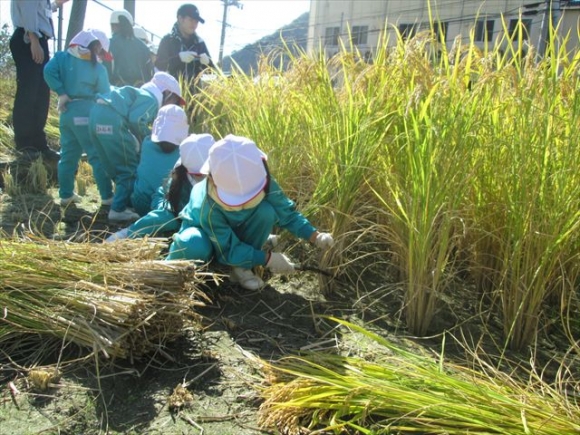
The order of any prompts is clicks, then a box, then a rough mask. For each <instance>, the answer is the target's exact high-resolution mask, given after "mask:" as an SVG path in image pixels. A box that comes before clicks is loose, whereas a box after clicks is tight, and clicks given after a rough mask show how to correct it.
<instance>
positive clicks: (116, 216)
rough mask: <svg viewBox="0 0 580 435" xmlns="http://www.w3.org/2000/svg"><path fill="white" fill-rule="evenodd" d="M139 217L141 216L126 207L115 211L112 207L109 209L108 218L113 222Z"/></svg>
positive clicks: (134, 219)
mask: <svg viewBox="0 0 580 435" xmlns="http://www.w3.org/2000/svg"><path fill="white" fill-rule="evenodd" d="M140 217H141V216H139V215H138V214H137V213H135V212H134V211H133V210H131V209H130V208H126V209H125V210H123V211H115V210H113V209H111V210H109V220H110V221H114V222H129V221H136V220H137V219H139V218H140Z"/></svg>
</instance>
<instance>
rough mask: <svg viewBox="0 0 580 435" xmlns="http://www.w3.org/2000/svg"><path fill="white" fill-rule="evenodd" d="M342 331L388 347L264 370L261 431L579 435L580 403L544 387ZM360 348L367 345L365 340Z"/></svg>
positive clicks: (315, 356) (289, 361)
mask: <svg viewBox="0 0 580 435" xmlns="http://www.w3.org/2000/svg"><path fill="white" fill-rule="evenodd" d="M338 322H339V323H341V324H343V325H345V326H347V327H348V328H349V329H351V330H353V331H355V332H356V333H357V334H360V335H361V337H362V338H363V339H366V340H372V341H374V342H375V343H377V344H378V345H380V346H381V347H382V352H380V354H378V351H377V352H375V354H374V355H373V360H372V361H366V360H364V359H363V358H360V357H354V356H342V355H338V354H327V353H312V354H306V355H304V356H287V357H284V358H282V359H281V360H279V361H276V362H264V361H262V364H263V366H262V367H263V369H264V375H265V379H266V385H265V386H263V387H262V388H261V394H262V396H263V397H264V399H265V401H264V402H263V403H262V405H261V406H260V409H259V419H258V421H259V423H260V425H261V426H262V427H264V428H275V429H277V430H279V431H280V432H281V433H284V434H290V435H294V434H296V435H298V434H303V433H336V434H338V433H358V434H368V435H371V434H372V435H387V434H394V433H429V434H447V435H454V434H457V435H463V434H467V433H469V434H480V435H484V434H485V435H488V434H504V435H519V434H521V435H527V434H536V435H571V434H575V433H578V431H580V418H579V415H580V413H579V411H580V409H579V408H578V405H577V403H575V401H574V400H573V399H572V398H569V397H567V396H566V395H562V394H560V391H558V388H557V387H553V386H551V385H548V384H546V383H544V382H542V381H541V380H539V379H536V378H532V379H531V380H530V382H529V384H524V383H520V382H518V381H516V380H514V379H513V378H511V377H509V376H507V375H505V374H502V373H501V372H499V371H497V370H494V369H493V368H491V369H490V368H489V367H487V366H486V367H482V370H474V369H469V368H466V367H463V366H459V365H454V364H449V363H446V362H445V361H444V359H443V358H442V357H441V358H440V359H439V360H437V359H433V358H431V357H427V356H421V355H418V354H416V353H412V352H408V351H406V350H404V349H403V348H402V347H400V346H398V345H396V344H394V343H393V342H391V341H389V340H387V339H385V338H382V337H380V336H378V335H376V334H374V333H372V332H370V331H368V330H365V329H363V328H361V327H358V326H356V325H353V324H351V323H348V322H345V321H340V320H338ZM357 341H361V339H360V338H359V339H358V340H357Z"/></svg>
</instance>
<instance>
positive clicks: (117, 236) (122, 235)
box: [104, 228, 129, 243]
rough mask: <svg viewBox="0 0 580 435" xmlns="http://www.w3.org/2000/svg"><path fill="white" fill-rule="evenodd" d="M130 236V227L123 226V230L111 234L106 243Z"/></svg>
mask: <svg viewBox="0 0 580 435" xmlns="http://www.w3.org/2000/svg"><path fill="white" fill-rule="evenodd" d="M127 237H129V228H123V229H122V230H119V231H117V232H116V233H113V234H111V235H110V236H109V237H107V238H106V239H105V240H104V243H112V242H115V241H117V240H122V239H126V238H127Z"/></svg>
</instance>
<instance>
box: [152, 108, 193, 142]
mask: <svg viewBox="0 0 580 435" xmlns="http://www.w3.org/2000/svg"><path fill="white" fill-rule="evenodd" d="M152 130H153V131H152V133H151V140H152V141H153V142H169V143H172V144H174V145H179V144H180V143H181V142H182V141H183V139H185V138H186V137H187V134H188V133H189V124H188V122H187V114H186V113H185V111H184V110H183V109H182V108H181V107H179V106H177V105H175V104H168V105H166V106H163V107H162V108H161V109H159V112H157V117H156V118H155V121H153V129H152Z"/></svg>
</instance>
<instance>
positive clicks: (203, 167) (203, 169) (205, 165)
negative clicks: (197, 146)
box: [199, 157, 209, 175]
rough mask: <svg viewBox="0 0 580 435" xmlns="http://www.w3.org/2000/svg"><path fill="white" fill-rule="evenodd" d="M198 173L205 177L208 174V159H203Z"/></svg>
mask: <svg viewBox="0 0 580 435" xmlns="http://www.w3.org/2000/svg"><path fill="white" fill-rule="evenodd" d="M199 173H200V174H205V175H207V174H209V157H208V158H207V159H205V162H204V163H203V165H201V168H199Z"/></svg>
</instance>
